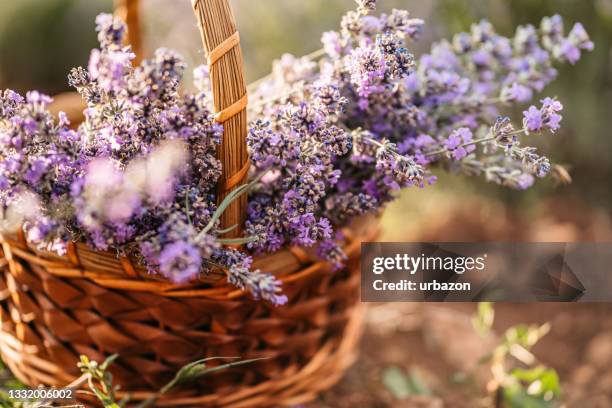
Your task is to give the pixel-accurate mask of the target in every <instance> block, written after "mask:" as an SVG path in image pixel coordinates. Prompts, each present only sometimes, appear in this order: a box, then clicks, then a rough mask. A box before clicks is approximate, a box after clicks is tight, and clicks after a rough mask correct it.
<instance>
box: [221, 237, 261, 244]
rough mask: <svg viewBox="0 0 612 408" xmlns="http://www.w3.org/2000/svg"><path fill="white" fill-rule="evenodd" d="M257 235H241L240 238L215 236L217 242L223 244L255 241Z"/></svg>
mask: <svg viewBox="0 0 612 408" xmlns="http://www.w3.org/2000/svg"><path fill="white" fill-rule="evenodd" d="M257 239H258V237H242V238H217V242H218V243H220V244H223V245H232V244H238V245H241V244H247V243H249V242H255V241H257Z"/></svg>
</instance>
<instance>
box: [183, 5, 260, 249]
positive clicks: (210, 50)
mask: <svg viewBox="0 0 612 408" xmlns="http://www.w3.org/2000/svg"><path fill="white" fill-rule="evenodd" d="M192 5H193V10H194V12H195V15H196V17H197V20H198V26H199V28H200V34H201V36H202V43H203V44H204V49H205V50H206V52H207V54H208V56H209V59H210V62H211V63H212V65H211V66H210V77H211V82H212V87H213V97H214V98H213V99H214V108H215V112H217V113H219V116H220V117H221V118H222V119H223V120H222V122H223V127H224V133H223V138H222V143H221V146H220V147H219V149H218V151H217V157H218V158H219V160H220V161H221V164H222V166H223V168H222V175H221V178H220V180H219V187H218V189H217V192H218V201H219V202H221V201H222V200H223V199H224V198H225V197H226V196H227V194H228V193H229V192H230V190H226V186H227V185H228V184H227V180H228V179H232V177H233V176H234V174H237V173H239V172H240V170H241V169H243V168H244V166H245V164H246V163H247V160H248V153H247V149H246V132H247V118H246V109H245V108H246V86H245V83H244V75H243V72H242V66H243V64H242V51H241V50H240V44H239V37H238V35H237V34H235V33H236V22H235V20H234V16H233V13H232V10H231V7H230V5H229V2H228V1H227V0H192ZM229 110H231V117H228V116H227V115H228V113H227V112H228V111H229ZM223 112H225V113H223ZM243 180H244V179H243ZM243 180H241V181H243ZM239 184H240V183H238V184H237V185H239ZM237 185H235V186H237ZM230 186H231V185H230ZM235 186H234V187H235ZM246 203H247V201H246V197H245V196H242V197H241V198H239V199H237V200H235V201H234V202H233V203H232V204H231V205H230V206H229V207H228V208H227V209H226V210H225V212H224V213H223V215H222V217H221V225H222V226H223V227H225V228H227V227H230V226H233V225H238V226H239V227H240V226H242V223H243V221H244V217H245V214H246ZM241 233H242V231H241V228H236V229H234V230H232V231H231V232H229V233H227V236H228V237H237V236H240V235H241Z"/></svg>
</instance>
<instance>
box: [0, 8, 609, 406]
mask: <svg viewBox="0 0 612 408" xmlns="http://www.w3.org/2000/svg"><path fill="white" fill-rule="evenodd" d="M232 2H233V3H234V9H235V10H236V14H237V20H238V25H239V28H240V31H241V39H242V47H243V51H244V55H245V63H246V68H245V72H246V77H247V82H251V81H254V80H256V79H257V78H260V77H261V76H263V75H265V74H266V73H268V72H269V70H270V67H271V63H272V61H273V60H274V59H276V58H279V57H280V56H281V55H282V54H283V53H285V52H289V53H293V54H297V55H302V54H307V53H309V52H311V51H314V50H316V49H318V48H319V47H320V41H319V40H320V36H321V33H322V32H324V31H327V30H331V29H336V28H337V27H338V25H339V21H340V18H341V16H342V15H343V14H344V13H345V12H346V11H347V10H349V9H352V8H354V2H353V0H307V1H298V0H257V1H253V0H233V1H232ZM142 3H143V4H142V12H143V20H142V22H143V33H144V49H145V54H146V53H149V54H150V53H151V52H152V50H154V49H155V48H156V47H159V46H164V47H169V48H173V49H176V50H178V51H179V52H181V53H182V54H183V55H184V56H185V57H186V59H187V61H188V62H189V64H190V66H191V67H194V66H196V65H198V64H200V63H203V62H204V54H203V51H202V47H201V44H200V40H199V34H198V31H197V27H196V25H195V20H194V17H193V15H192V11H191V5H190V2H189V1H187V0H183V1H177V0H142ZM378 4H379V7H378V11H379V12H384V11H388V10H391V9H392V8H404V9H407V10H410V11H411V12H412V14H413V16H415V17H419V18H422V19H424V20H425V21H426V30H425V35H424V37H423V39H422V40H421V41H420V42H419V43H418V44H415V45H414V46H413V47H412V49H411V51H412V52H413V53H414V54H415V55H416V56H417V57H418V56H419V55H420V54H421V53H423V52H426V50H427V49H428V48H429V46H430V45H431V42H432V41H434V40H437V39H440V38H443V37H448V36H450V35H452V34H453V33H456V32H458V31H464V30H467V29H469V26H470V24H471V23H473V22H475V21H478V20H480V19H482V18H486V19H488V20H490V21H492V22H493V23H494V25H495V26H496V27H497V29H498V31H499V32H500V33H502V34H506V35H512V33H513V31H514V27H516V26H517V25H519V24H526V23H532V24H536V25H537V24H538V23H539V21H540V20H541V18H542V17H543V16H546V15H552V14H555V13H559V14H561V15H562V16H563V17H564V18H565V22H566V27H571V25H573V23H574V22H576V21H580V22H582V23H583V24H584V25H585V27H586V29H587V31H588V32H589V33H590V35H591V37H592V39H593V41H594V42H595V44H596V48H595V51H594V52H593V53H590V54H586V55H585V56H584V57H583V59H582V60H581V61H580V62H579V63H578V64H576V65H575V66H569V65H568V66H562V67H560V72H559V78H558V80H557V81H556V82H554V84H553V85H551V86H550V87H548V88H547V89H546V90H545V91H544V93H545V94H546V95H551V96H553V95H556V96H558V97H559V98H560V100H561V101H562V102H563V103H564V105H565V111H564V125H563V129H562V132H560V133H558V134H556V135H552V136H545V137H542V138H541V139H539V140H537V146H538V147H540V148H541V149H542V150H544V151H546V152H547V153H548V156H549V157H550V158H551V159H552V160H554V161H555V162H557V163H561V164H564V165H566V166H567V167H568V168H569V169H570V171H571V176H572V178H573V180H574V181H573V183H572V184H570V185H567V186H558V185H554V183H553V182H552V181H548V180H544V181H540V182H539V183H538V184H537V185H536V187H535V188H533V189H531V190H529V191H527V192H517V191H512V190H508V189H504V188H501V187H498V186H495V185H491V184H487V183H485V182H483V181H482V180H480V179H466V178H464V177H459V176H454V175H448V174H439V176H440V182H439V183H438V184H437V185H436V186H434V187H432V188H427V189H424V190H417V189H413V190H408V191H405V192H404V193H403V194H402V197H401V199H400V200H398V201H396V202H395V203H393V204H392V205H391V206H390V207H389V208H388V210H387V211H386V213H385V216H384V219H383V225H384V234H383V237H382V239H384V240H387V241H427V240H429V241H483V240H495V241H603V242H612V188H611V187H612V182H611V180H612V166H611V164H612V163H611V162H612V134H611V131H610V129H611V126H610V123H609V121H610V120H611V113H612V111H611V106H612V71H611V69H612V68H611V62H612V52H611V51H612V47H611V46H612V44H611V42H612V0H589V1H584V0H488V1H486V2H483V1H482V0H429V1H422V0H379V1H378ZM111 10H112V0H4V1H1V2H0V88H12V89H15V90H17V91H19V92H25V91H26V90H29V89H38V90H41V91H44V92H47V93H49V94H57V93H60V92H64V91H68V90H70V89H69V88H68V86H67V80H66V74H67V72H68V71H69V69H70V68H72V67H75V66H79V65H86V64H87V59H88V55H89V50H90V49H91V48H94V47H95V46H96V38H95V32H94V23H93V21H94V18H95V16H96V14H98V13H99V12H101V11H111ZM189 81H190V75H188V78H187V80H186V82H187V85H186V86H189V84H188V82H189ZM510 113H511V112H510ZM515 113H518V114H520V112H515ZM398 226H399V227H398ZM497 310H498V316H499V319H496V323H495V327H496V328H497V330H504V328H505V327H508V326H510V325H512V324H515V323H517V321H519V320H521V319H522V320H523V321H528V322H540V323H541V322H544V321H551V322H552V323H553V325H552V332H551V333H550V334H549V336H547V337H546V338H545V339H544V340H543V343H542V344H543V346H540V349H538V348H536V355H538V357H539V358H541V359H542V361H545V362H547V363H548V364H550V365H551V366H553V367H555V368H556V369H557V370H558V371H559V373H560V375H561V381H562V383H563V385H564V390H565V391H564V392H565V400H566V401H567V403H568V404H570V405H569V406H592V407H595V406H601V407H612V373H610V372H608V371H607V369H606V368H605V367H609V366H610V365H609V363H612V320H610V318H609V317H607V316H608V315H609V314H610V313H609V312H610V311H612V307H608V306H607V305H536V304H534V305H507V304H506V305H497ZM473 312H474V305H461V306H460V307H455V306H447V305H441V306H433V305H421V306H418V307H417V306H415V305H406V304H405V305H378V306H377V307H375V308H373V309H372V311H371V312H370V326H369V329H368V334H367V336H366V340H365V343H364V344H365V346H364V352H363V357H362V359H361V360H360V362H359V363H358V366H357V369H354V370H353V371H352V372H351V373H350V374H349V376H348V377H347V379H346V380H345V381H344V382H343V384H342V385H341V386H340V387H338V388H336V389H335V390H334V391H332V392H331V393H330V394H329V395H326V396H325V397H324V398H323V399H322V400H321V401H319V402H318V403H317V404H314V405H313V406H317V407H344V406H349V405H352V406H359V407H361V406H364V407H370V406H372V407H387V406H389V407H391V406H393V407H400V406H406V407H412V406H424V407H428V406H431V407H442V406H477V405H473V404H475V402H473V401H475V400H472V399H470V398H472V397H470V395H468V394H469V393H467V394H466V393H459V394H457V393H454V391H453V392H450V391H449V390H453V388H452V386H451V385H449V384H450V383H452V381H450V380H449V378H450V377H451V376H452V375H454V374H456V372H458V371H461V370H462V369H464V368H465V367H464V366H465V364H469V363H466V362H465V361H464V362H459V363H458V362H457V361H455V360H456V358H455V360H453V357H451V358H447V357H445V356H446V355H447V354H449V355H451V356H452V355H453V353H454V351H453V350H450V351H449V350H445V349H444V348H445V347H447V348H448V347H449V344H450V343H455V341H454V339H457V338H459V337H461V338H463V339H464V340H462V341H463V343H465V344H463V343H461V342H459V343H461V344H462V346H461V347H463V348H467V349H470V350H472V349H473V353H472V354H470V353H469V352H466V353H464V354H465V356H466V357H465V358H467V359H470V358H472V359H473V360H474V361H475V360H478V358H479V357H478V355H477V354H478V352H479V351H480V352H481V351H482V348H483V347H484V345H483V344H484V343H482V339H480V338H479V337H476V338H473V336H472V337H470V336H469V335H468V334H467V332H466V331H470V330H471V326H470V324H469V320H470V319H469V315H470V314H471V313H473ZM424 316H428V317H427V318H424ZM466 316H467V326H466V325H464V327H461V324H460V323H457V322H464V320H465V319H466ZM391 323H392V324H391ZM385 327H387V329H385ZM462 330H463V331H462ZM471 338H473V339H474V340H473V342H472V343H469V340H465V339H471ZM432 339H433V340H432ZM451 339H453V341H450V340H451ZM479 339H480V340H479ZM468 343H469V344H468ZM378 344H385V345H388V348H386V347H380V346H374V347H372V346H373V345H378ZM606 344H607V346H606ZM454 347H457V345H456V344H455V345H454ZM414 348H419V350H423V352H419V353H418V358H415V353H411V349H414ZM376 349H378V350H385V352H384V354H381V353H380V352H378V353H377V352H376V351H375V350H376ZM538 350H540V351H538ZM455 351H456V350H455ZM538 353H540V354H538ZM459 354H461V352H459ZM560 356H561V357H562V358H560ZM472 363H473V361H472ZM606 364H608V365H607V366H606ZM389 366H393V367H395V366H399V367H401V369H402V370H405V371H406V372H411V373H412V372H413V371H414V369H415V368H416V369H417V370H420V372H421V373H422V375H421V377H423V378H422V380H423V381H424V382H426V383H428V384H429V386H428V389H429V390H431V392H429V393H427V394H428V395H429V397H426V396H422V398H421V397H420V396H419V398H420V400H418V401H417V399H418V398H417V399H414V398H412V396H410V397H405V396H404V398H399V397H398V395H396V393H394V392H393V389H390V388H389V387H388V386H386V385H385V381H383V380H381V378H383V377H384V376H385V374H384V373H386V372H387V371H385V370H387V369H388V368H389ZM464 394H465V395H464ZM476 394H477V393H474V395H476ZM457 395H460V397H457ZM585 395H586V397H585ZM587 397H588V398H593V399H592V401H591V402H589V403H586V402H585V401H587V400H585V398H587ZM421 400H422V401H421ZM406 401H408V402H406ZM574 401H581V405H573V403H574ZM589 401H590V400H589ZM417 403H419V404H420V403H422V404H424V405H416V404H417ZM464 403H465V405H462V404H464ZM402 404H406V405H402ZM538 406H539V405H538Z"/></svg>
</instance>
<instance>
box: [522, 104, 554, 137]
mask: <svg viewBox="0 0 612 408" xmlns="http://www.w3.org/2000/svg"><path fill="white" fill-rule="evenodd" d="M541 102H542V107H541V108H540V109H538V108H536V107H535V106H530V107H529V109H528V110H526V111H524V112H523V124H524V126H525V129H526V130H527V131H528V132H530V133H537V132H541V131H542V130H545V129H547V130H549V131H550V132H552V133H554V132H555V131H556V130H558V129H559V128H560V123H561V119H562V118H563V116H561V115H559V114H558V112H561V111H562V110H563V105H562V104H561V102H559V101H558V100H556V99H552V98H545V99H543V100H542V101H541Z"/></svg>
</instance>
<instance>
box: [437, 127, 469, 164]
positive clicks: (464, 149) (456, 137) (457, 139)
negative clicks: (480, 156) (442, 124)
mask: <svg viewBox="0 0 612 408" xmlns="http://www.w3.org/2000/svg"><path fill="white" fill-rule="evenodd" d="M471 142H472V131H471V130H470V129H468V128H459V129H457V130H454V131H453V132H452V133H451V134H450V135H449V136H448V139H446V141H445V142H444V147H446V149H447V150H448V151H449V153H450V154H451V156H452V157H453V159H455V160H461V159H463V158H464V157H466V156H467V155H468V154H469V153H471V152H473V151H474V150H475V149H476V146H474V145H473V144H471V145H467V146H466V144H467V143H471Z"/></svg>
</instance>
